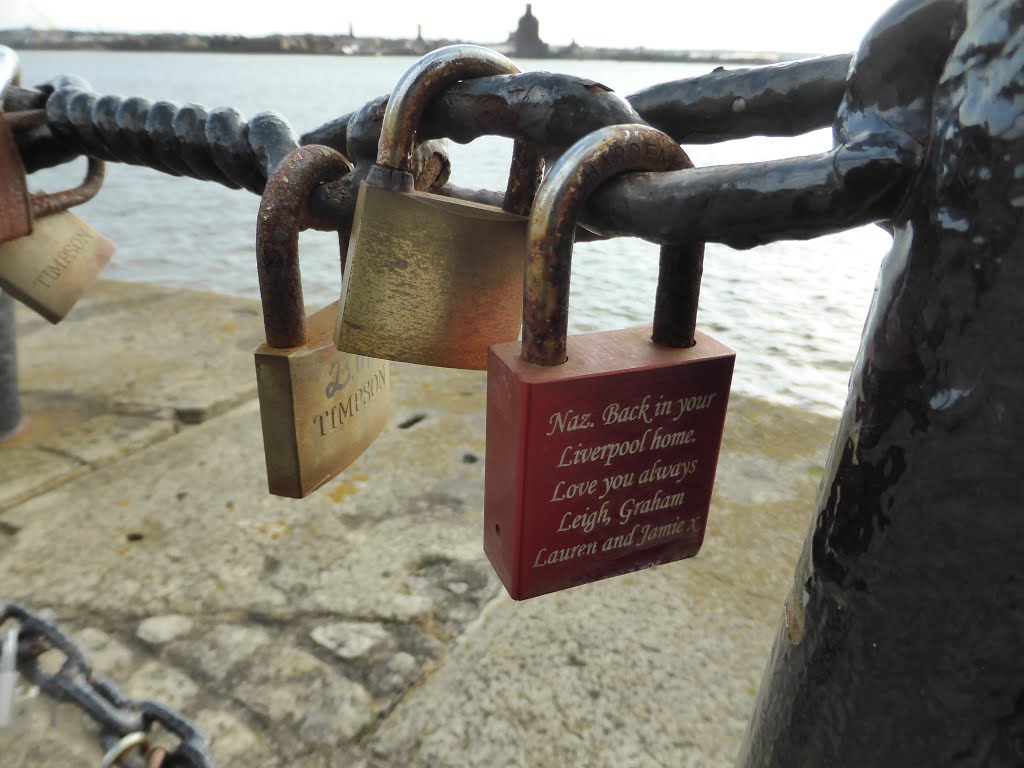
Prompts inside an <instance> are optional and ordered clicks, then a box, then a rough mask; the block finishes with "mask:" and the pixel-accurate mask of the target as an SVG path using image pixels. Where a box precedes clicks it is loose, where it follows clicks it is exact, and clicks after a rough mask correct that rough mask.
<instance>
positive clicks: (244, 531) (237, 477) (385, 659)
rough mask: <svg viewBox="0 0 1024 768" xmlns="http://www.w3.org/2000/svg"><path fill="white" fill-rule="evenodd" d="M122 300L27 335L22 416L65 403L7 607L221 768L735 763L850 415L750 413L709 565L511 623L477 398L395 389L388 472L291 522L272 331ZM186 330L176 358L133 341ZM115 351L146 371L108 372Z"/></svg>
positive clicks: (383, 458)
mask: <svg viewBox="0 0 1024 768" xmlns="http://www.w3.org/2000/svg"><path fill="white" fill-rule="evenodd" d="M100 294H101V296H100V297H99V298H95V297H94V298H92V299H90V300H88V302H87V303H86V304H84V305H83V306H81V307H79V308H78V309H76V310H75V311H76V312H79V311H81V313H82V315H81V317H80V318H79V320H76V321H74V322H79V321H80V325H79V326H78V328H79V331H80V332H79V333H77V334H75V333H72V331H73V330H74V328H75V326H74V325H73V324H72V323H71V322H69V325H68V326H67V330H66V333H67V336H66V338H63V340H62V341H60V342H59V343H54V341H53V338H52V336H51V333H52V331H53V330H54V329H51V328H49V327H48V326H45V325H42V326H41V325H39V324H37V323H34V321H32V319H31V318H29V319H28V320H27V321H25V325H24V328H25V329H27V330H26V333H25V334H24V337H23V344H22V347H23V350H29V351H30V352H23V359H27V360H28V362H27V363H25V366H26V367H25V368H23V370H24V371H25V374H24V375H25V380H26V381H27V382H34V383H35V384H34V388H33V389H32V390H31V391H30V393H29V395H28V396H27V401H28V402H30V403H36V404H43V405H44V406H46V407H42V408H38V409H36V412H37V413H40V414H43V415H45V418H42V417H40V420H39V423H38V425H37V426H38V429H37V430H36V432H35V435H36V437H35V438H33V439H34V442H29V441H28V439H27V438H24V440H25V442H21V443H20V444H18V445H15V446H13V447H10V446H9V447H6V448H2V449H0V573H2V574H3V577H2V579H0V581H2V584H3V594H2V595H0V597H3V598H14V599H19V600H22V601H24V602H26V603H27V604H29V605H31V606H33V607H44V606H48V607H52V608H54V609H55V610H56V612H57V615H58V617H59V618H60V619H61V621H62V623H63V624H64V626H65V627H66V628H67V629H68V630H69V631H70V633H71V635H72V636H73V637H74V638H75V639H77V640H79V641H80V642H82V644H83V646H85V647H87V648H88V649H89V650H90V651H91V652H92V653H94V659H93V660H94V667H95V668H96V669H97V670H98V671H100V672H101V673H102V674H105V675H107V676H109V677H110V678H112V679H114V680H115V681H117V682H120V683H122V684H123V685H125V687H126V688H127V689H128V690H129V691H130V693H131V695H133V696H137V697H147V698H148V697H153V698H158V699H160V698H163V699H164V700H165V701H167V702H168V703H171V704H173V705H174V706H179V707H181V708H182V711H183V714H185V715H186V716H188V717H190V718H192V719H193V720H194V721H195V722H196V723H197V725H199V726H200V727H201V728H202V729H203V730H205V731H206V732H207V733H208V734H210V736H211V737H213V752H214V754H215V756H216V757H217V759H218V764H219V765H220V766H222V767H223V766H227V767H228V768H231V767H232V766H246V767H247V768H249V767H251V766H257V768H262V767H263V766H265V767H266V768H271V766H273V767H275V768H276V767H277V766H282V767H283V766H288V768H293V767H294V766H310V767H311V768H312V767H313V766H334V765H343V764H344V765H353V766H364V767H365V768H371V767H373V766H380V767H382V766H393V765H408V766H435V765H453V766H454V765H458V766H475V765H487V766H494V765H502V766H504V765H510V766H513V765H517V766H539V765H555V764H558V765H587V766H612V765H615V766H632V765H636V766H651V765H665V766H685V765H700V766H724V765H728V764H731V761H732V758H733V755H734V754H735V752H736V749H737V746H738V740H739V737H740V734H741V733H742V729H743V727H744V725H745V723H746V719H747V716H748V714H749V711H750V707H751V705H752V702H753V697H754V693H755V691H756V687H757V684H758V682H759V678H760V673H761V669H762V668H763V665H764V663H765V661H766V660H767V657H768V652H769V650H770V646H771V642H772V639H773V637H774V631H775V627H776V625H777V623H778V620H779V616H780V614H781V610H782V602H783V599H784V597H785V594H786V592H787V591H788V588H789V584H790V581H791V578H792V573H793V567H794V563H795V560H796V555H797V552H798V551H799V548H800V543H801V542H802V540H803V537H804V535H805V533H806V526H807V524H808V521H809V519H810V516H811V512H812V500H813V496H814V493H815V489H816V486H817V483H818V480H819V478H820V476H821V473H822V464H823V461H824V457H825V451H826V448H827V445H828V441H829V439H830V437H831V432H832V428H833V424H832V422H830V421H829V420H828V419H823V418H820V417H816V416H812V415H807V414H802V413H798V412H795V411H792V410H789V409H785V408H779V407H776V406H771V405H767V404H764V403H759V402H756V401H752V400H748V399H745V398H741V397H737V396H734V397H733V398H732V402H731V405H730V415H729V418H728V421H727V425H726V435H725V441H724V446H723V454H722V459H721V462H720V465H719V470H718V482H717V484H716V494H715V498H714V501H713V505H712V511H711V518H710V524H709V530H708V536H707V541H706V544H705V548H704V551H703V552H702V553H701V554H700V556H698V557H697V558H696V559H694V560H692V561H687V562H684V563H678V564H674V565H670V566H665V567H662V568H659V569H656V570H654V571H647V572H643V573H636V574H631V575H629V576H624V577H620V578H617V579H612V580H609V581H605V582H600V583H597V584H592V585H587V586H584V587H580V588H578V589H575V590H570V591H568V592H564V593H559V594H555V595H550V596H546V597H543V598H538V599H535V600H532V601H528V602H526V603H513V602H512V601H510V600H509V599H508V598H507V597H506V596H505V594H504V592H503V591H502V590H501V588H500V586H499V585H498V582H497V580H496V579H495V577H494V576H493V574H492V572H491V569H490V566H489V564H488V563H487V562H486V559H485V557H484V555H483V553H482V550H481V523H482V496H483V468H484V462H483V452H484V397H485V378H484V375H483V374H481V373H476V372H460V371H448V370H440V369H431V368H421V367H416V366H404V365H399V364H395V365H394V367H393V377H392V378H393V402H394V411H393V413H392V417H391V420H390V422H389V423H388V425H387V426H386V427H385V429H384V431H383V432H382V434H381V437H380V438H379V439H378V440H377V441H376V442H375V443H374V444H373V445H372V446H371V448H370V449H369V450H368V451H367V452H366V453H365V454H364V455H363V456H362V457H361V458H360V459H359V460H358V461H357V462H356V464H354V465H353V466H352V467H351V468H350V469H349V470H347V471H346V472H345V473H344V474H343V475H341V476H340V477H338V478H337V479H336V480H334V481H332V482H330V483H328V484H327V485H326V486H325V487H324V488H322V489H321V490H319V491H317V492H316V493H315V494H313V495H312V496H311V497H309V498H307V499H305V500H302V501H294V500H290V499H281V498H276V497H271V496H269V495H268V494H267V492H266V478H265V474H264V465H263V455H262V437H261V431H260V422H259V415H258V405H257V403H256V402H255V401H254V400H253V399H252V392H253V391H254V388H253V387H252V384H251V382H253V381H254V376H253V371H252V357H251V353H252V349H253V348H254V347H255V346H256V344H257V343H258V341H259V339H258V336H257V337H254V338H250V336H251V335H252V334H253V333H254V331H253V330H252V328H251V324H255V325H256V328H257V329H258V327H259V326H258V316H253V315H251V314H250V315H239V316H238V317H239V318H240V319H239V320H238V321H237V327H236V328H235V329H234V330H229V329H228V328H222V329H221V330H222V331H223V336H224V339H223V340H221V339H220V333H221V331H217V330H210V331H209V332H208V333H206V334H204V333H203V330H202V329H203V328H204V327H205V326H208V325H209V326H210V327H211V328H212V327H213V326H214V325H215V324H216V323H218V322H224V316H223V313H224V310H225V307H231V306H233V304H232V302H233V301H234V300H223V299H221V298H220V297H215V298H211V297H209V296H208V295H199V294H189V293H181V294H180V295H177V296H175V295H174V292H169V291H166V290H165V289H150V288H148V287H145V286H142V287H137V288H136V287H123V286H101V290H100ZM104 296H105V297H106V298H105V301H106V303H104V301H101V300H100V299H102V298H103V297H104ZM247 306H248V307H249V308H250V309H251V308H252V306H253V302H249V303H248V305H247ZM245 307H246V304H245V302H241V303H239V304H238V305H237V308H238V309H239V311H241V310H245ZM189 308H194V311H193V310H192V309H189ZM246 311H248V310H246ZM168 313H170V315H171V316H173V317H175V318H176V320H175V321H174V322H173V323H170V324H169V325H168V327H171V328H175V329H176V330H175V332H174V333H172V334H169V337H170V340H169V342H168V344H167V345H166V347H165V348H164V352H165V358H166V359H161V355H160V354H159V353H158V352H154V351H153V350H151V349H148V344H149V342H148V341H147V340H143V339H141V337H140V336H139V335H138V334H141V333H142V332H143V331H144V330H146V329H157V328H160V327H161V326H162V325H164V320H165V319H166V318H167V317H168ZM227 322H234V321H231V320H229V321H227ZM133 329H134V330H133ZM57 330H60V329H57ZM86 331H88V332H86ZM146 333H147V334H148V335H147V336H146V339H148V338H150V337H151V335H152V334H150V332H149V330H146ZM121 336H124V339H123V343H124V345H125V348H124V349H127V350H129V351H134V353H137V354H136V355H135V357H133V356H132V354H129V353H128V352H125V351H124V350H120V351H117V352H114V353H110V359H116V360H117V363H116V365H114V364H111V365H108V366H99V368H103V369H104V370H98V369H97V366H96V365H95V364H94V363H93V362H91V361H94V360H95V359H97V358H98V357H102V356H104V355H107V352H106V351H104V352H103V353H102V355H101V352H100V350H106V349H107V348H108V347H112V348H115V349H118V344H120V343H121V342H120V341H119V339H120V338H121ZM75 344H78V345H79V346H80V347H81V349H78V350H77V351H76V350H74V349H73V348H74V345H75ZM52 349H63V350H65V351H66V352H67V355H65V356H62V355H60V354H58V353H57V352H54V351H52ZM140 355H141V356H140ZM225 355H226V356H227V358H226V357H225ZM228 358H230V360H232V361H233V362H225V360H226V359H228ZM133 361H134V362H133ZM135 363H137V365H136V364H135ZM62 366H64V367H62ZM118 366H120V367H118ZM179 369H180V370H181V371H184V373H183V375H180V376H179V375H178V370H179ZM61 370H63V371H65V372H66V375H63V376H62V377H58V376H57V375H56V373H55V372H59V371H61ZM214 372H216V374H214ZM162 377H163V378H165V380H161V379H162ZM58 378H60V381H61V382H62V383H55V382H57V380H58ZM193 382H196V383H197V384H196V386H194V387H193V386H192V384H193ZM190 390H192V391H190ZM33 398H38V400H33ZM60 408H63V409H64V410H63V411H60V412H61V413H64V414H67V415H65V416H64V417H58V416H53V415H52V414H54V413H57V412H58V411H59V409H60ZM189 413H192V414H194V415H195V417H196V418H195V420H201V421H202V423H201V424H199V425H197V426H188V427H182V426H181V417H182V416H187V415H188V414H189ZM48 424H49V427H47V425H48ZM103 436H105V437H103ZM101 437H102V439H100V438H101ZM104 440H106V443H104ZM43 459H46V460H48V461H53V462H54V469H53V470H52V471H51V472H50V474H47V473H46V472H42V473H41V474H40V475H38V476H37V475H33V472H32V470H31V467H32V465H33V462H41V461H42V460H43ZM18 467H20V469H18ZM33 478H35V479H33ZM55 478H56V479H55ZM68 478H71V479H68ZM65 481H66V482H65ZM59 482H63V484H62V485H58V484H57V483H59ZM29 497H30V498H29ZM5 500H6V502H5ZM5 504H6V506H4V505H5ZM47 706H50V705H47ZM71 716H72V717H74V716H76V713H75V712H74V711H72V713H71ZM79 730H80V732H79V733H78V735H72V736H69V737H68V738H69V739H70V740H69V741H68V744H69V745H70V746H67V747H56V746H54V747H47V746H46V741H47V740H48V739H49V740H52V739H53V736H52V734H47V733H46V731H45V729H41V730H39V731H35V730H33V731H32V733H34V734H35V735H34V736H31V737H29V738H27V739H23V740H22V741H20V742H19V747H18V749H19V750H20V751H19V752H18V755H19V757H18V759H19V760H20V762H18V763H17V764H18V765H20V766H26V768H31V767H33V766H36V765H39V766H42V765H53V764H59V765H78V764H83V765H84V764H87V763H88V764H95V762H96V753H97V752H98V749H97V747H96V745H95V734H94V733H93V732H92V731H90V730H89V729H88V728H80V729H79ZM61 738H64V737H63V736H62V737H61ZM90 740H91V741H90ZM58 741H59V740H58ZM81 755H88V756H89V757H88V759H86V758H83V757H80V756H81ZM76 761H77V762H76Z"/></svg>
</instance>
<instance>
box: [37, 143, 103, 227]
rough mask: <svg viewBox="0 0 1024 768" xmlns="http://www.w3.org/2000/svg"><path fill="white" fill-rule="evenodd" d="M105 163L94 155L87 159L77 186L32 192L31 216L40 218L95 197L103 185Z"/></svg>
mask: <svg viewBox="0 0 1024 768" xmlns="http://www.w3.org/2000/svg"><path fill="white" fill-rule="evenodd" d="M105 175H106V164H105V163H104V162H103V161H102V160H100V159H98V158H95V157H90V158H89V159H88V164H87V166H86V170H85V179H84V180H83V181H82V183H81V184H79V185H78V186H77V187H73V188H72V189H65V190H61V191H60V192H34V193H33V194H32V197H31V201H30V202H31V206H32V218H33V219H41V218H42V217H43V216H50V215H51V214H54V213H60V212H61V211H66V210H68V209H69V208H74V207H75V206H76V205H82V204H83V203H87V202H89V201H90V200H92V199H93V198H94V197H96V194H97V193H98V192H99V191H100V188H101V187H102V186H103V178H104V176H105Z"/></svg>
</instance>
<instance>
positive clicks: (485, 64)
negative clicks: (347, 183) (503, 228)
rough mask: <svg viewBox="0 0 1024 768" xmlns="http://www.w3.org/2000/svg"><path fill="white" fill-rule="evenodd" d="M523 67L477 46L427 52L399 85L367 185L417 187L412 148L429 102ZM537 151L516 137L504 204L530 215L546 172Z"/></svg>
mask: <svg viewBox="0 0 1024 768" xmlns="http://www.w3.org/2000/svg"><path fill="white" fill-rule="evenodd" d="M519 72H520V69H519V67H517V66H516V65H515V64H513V63H512V61H511V60H509V59H508V58H506V57H505V56H502V55H501V54H500V53H498V52H497V51H492V50H491V49H490V48H484V47H483V46H479V45H448V46H445V47H443V48H438V49H437V50H435V51H431V52H430V53H428V54H426V55H425V56H423V57H422V58H420V60H419V61H417V62H416V63H415V64H413V65H412V66H411V67H409V69H408V70H406V72H405V74H404V75H402V78H401V79H400V80H399V81H398V85H396V86H395V90H394V91H392V93H391V96H390V97H389V98H388V105H387V107H386V108H385V110H384V118H383V122H382V125H381V131H380V141H379V142H378V144H377V162H376V164H375V165H374V166H373V168H371V169H370V173H369V175H368V176H367V177H366V182H367V183H368V184H373V185H375V186H378V187H382V188H384V189H391V190H395V191H398V192H411V191H412V190H413V176H412V168H413V164H412V152H413V147H414V145H415V143H416V131H417V130H418V128H419V125H420V122H421V121H422V119H423V113H424V111H426V108H427V106H428V105H429V104H430V102H431V101H432V100H433V99H434V98H435V97H436V96H437V95H438V94H439V93H441V91H443V90H444V89H445V88H446V87H448V86H449V85H453V84H454V83H457V82H459V81H461V80H471V79H473V78H476V77H487V76H489V75H516V74H519ZM543 163H544V158H543V156H542V155H541V153H540V152H539V150H538V149H536V148H534V147H531V146H529V145H528V144H527V143H526V142H524V141H522V140H520V139H517V140H516V141H515V144H514V147H513V150H512V165H511V169H510V171H509V182H508V188H507V190H506V192H505V202H504V203H503V205H502V207H503V208H504V209H505V210H506V211H509V212H511V213H518V214H520V215H526V213H527V212H528V211H529V210H530V205H531V203H532V202H533V196H534V192H535V190H536V189H537V184H538V183H539V180H540V175H541V172H542V171H543V167H544V166H543Z"/></svg>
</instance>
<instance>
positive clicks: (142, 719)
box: [0, 601, 214, 768]
mask: <svg viewBox="0 0 1024 768" xmlns="http://www.w3.org/2000/svg"><path fill="white" fill-rule="evenodd" d="M8 621H14V622H17V624H18V644H17V667H18V670H19V671H20V672H21V674H23V675H24V676H25V677H26V678H27V679H28V680H29V681H30V682H32V683H33V684H34V685H37V686H38V687H39V689H40V690H41V691H42V692H43V693H45V694H47V695H49V696H51V697H53V698H55V699H58V700H60V701H68V702H71V703H72V704H74V705H75V706H77V707H78V708H79V709H81V710H82V711H83V712H85V713H86V714H87V715H88V716H89V717H90V718H91V719H92V720H93V721H94V722H95V723H96V724H97V725H98V726H99V728H100V732H101V740H102V741H113V742H114V743H113V745H112V746H111V747H109V748H108V753H109V752H113V751H114V749H115V748H116V749H122V750H125V749H126V747H125V746H124V745H125V744H126V743H127V742H126V741H125V740H126V739H129V738H130V739H131V740H132V743H134V742H135V741H136V740H140V739H137V738H136V737H135V736H134V735H135V734H142V735H146V734H149V733H150V731H151V730H152V728H153V725H154V724H155V725H159V726H160V727H161V728H162V729H164V730H165V731H167V732H168V733H170V734H173V735H174V736H175V737H176V738H177V739H178V746H177V747H176V748H175V749H174V750H173V751H171V752H169V753H165V754H163V755H160V756H158V757H154V754H153V753H150V755H149V761H150V764H154V761H156V762H155V764H156V765H166V766H168V767H170V766H174V767H175V768H214V763H213V759H212V758H211V757H210V755H209V752H208V751H207V739H206V737H205V736H204V735H203V733H202V732H201V731H200V730H199V729H198V728H196V726H195V725H194V724H193V723H192V722H191V721H190V720H188V719H187V718H185V717H183V716H182V715H181V714H179V713H178V712H175V711H174V710H172V709H170V708H168V707H166V706H164V705H163V704H159V703H157V702H154V701H132V700H131V699H129V698H127V697H126V696H125V695H124V694H123V693H122V692H121V690H120V689H119V688H118V687H117V686H116V685H115V684H114V683H113V682H112V681H110V680H108V679H107V678H105V677H102V676H100V675H98V674H96V673H95V672H94V671H93V669H92V666H91V665H90V663H89V660H88V658H87V657H86V655H85V653H84V652H83V651H82V649H81V648H79V647H78V646H77V645H76V644H75V643H74V642H73V641H72V640H71V638H69V637H68V636H67V635H66V634H65V633H64V632H63V631H62V630H61V629H60V627H59V626H57V624H56V623H55V622H52V621H49V620H47V619H46V618H44V617H43V616H42V615H40V614H38V613H34V612H32V611H29V610H28V609H27V608H25V607H23V606H21V605H19V604H17V603H12V602H6V601H0V627H2V626H3V625H4V623H6V622H8ZM51 652H58V653H60V654H62V655H63V657H64V658H63V662H62V663H61V665H60V667H59V669H58V671H57V672H53V673H50V672H47V671H46V670H45V669H44V668H43V663H42V660H41V657H42V656H43V655H44V654H47V653H51ZM111 764H112V765H113V764H116V762H115V763H111Z"/></svg>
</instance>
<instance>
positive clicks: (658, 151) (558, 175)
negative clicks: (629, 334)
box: [522, 125, 693, 365]
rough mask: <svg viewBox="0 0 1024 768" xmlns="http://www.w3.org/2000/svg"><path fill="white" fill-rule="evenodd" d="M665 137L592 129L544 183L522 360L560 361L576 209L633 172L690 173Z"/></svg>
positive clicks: (533, 233)
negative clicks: (606, 184)
mask: <svg viewBox="0 0 1024 768" xmlns="http://www.w3.org/2000/svg"><path fill="white" fill-rule="evenodd" d="M692 166H693V164H692V163H691V162H690V159H689V158H688V157H687V156H686V153H685V152H684V151H683V150H682V148H681V147H680V146H679V145H678V144H676V143H675V142H674V141H673V140H672V139H671V138H670V137H669V136H667V135H666V134H664V133H661V132H660V131H657V130H655V129H653V128H650V127H649V126H645V125H622V126H614V127H609V128H603V129H601V130H600V131H596V132H594V133H592V134H590V135H589V136H587V137H586V138H584V139H581V140H580V141H579V142H577V143H576V144H574V145H573V146H572V147H570V148H569V150H568V151H566V153H565V154H564V155H562V157H561V158H560V159H559V160H558V162H557V163H556V164H555V165H554V166H553V167H552V168H551V170H550V171H549V172H548V175H547V176H546V177H545V180H544V184H542V185H541V188H540V190H539V191H538V193H537V200H536V203H535V204H534V207H533V211H532V213H531V214H530V228H529V233H528V238H527V243H526V252H527V257H526V277H525V280H524V294H523V348H522V353H523V359H524V360H526V361H527V362H530V363H533V364H534V365H561V364H562V363H563V362H565V337H566V328H567V327H568V321H569V274H570V270H571V266H572V246H573V233H574V231H575V229H576V220H577V218H579V214H580V211H581V210H582V209H583V206H584V204H585V203H586V201H587V197H588V196H589V195H591V194H592V193H593V192H594V191H595V190H596V189H597V188H598V187H599V186H600V185H601V184H603V183H604V182H605V181H607V180H608V179H609V178H611V177H612V176H616V175H619V174H623V173H628V172H630V171H671V170H677V169H679V168H685V167H692Z"/></svg>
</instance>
